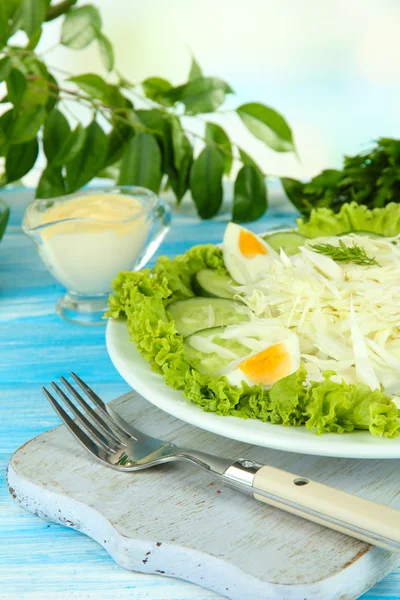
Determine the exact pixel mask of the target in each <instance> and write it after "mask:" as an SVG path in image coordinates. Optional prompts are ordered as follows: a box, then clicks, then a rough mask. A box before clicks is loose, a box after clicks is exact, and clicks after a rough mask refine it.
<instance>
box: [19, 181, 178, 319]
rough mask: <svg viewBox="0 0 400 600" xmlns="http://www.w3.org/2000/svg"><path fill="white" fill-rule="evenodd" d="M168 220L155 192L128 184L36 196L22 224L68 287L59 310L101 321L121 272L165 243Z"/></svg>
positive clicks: (139, 263) (66, 314) (139, 264)
mask: <svg viewBox="0 0 400 600" xmlns="http://www.w3.org/2000/svg"><path fill="white" fill-rule="evenodd" d="M169 221H170V211H169V208H168V206H167V205H166V203H164V202H162V201H160V200H159V199H158V198H157V197H156V195H155V194H154V193H153V192H151V191H150V190H146V189H144V188H135V187H133V186H123V187H121V188H110V189H102V190H95V191H87V192H83V193H82V192H80V193H77V194H74V195H71V196H66V197H61V198H60V199H55V200H54V201H53V200H52V201H49V200H35V201H34V202H32V203H31V204H30V205H29V206H28V208H27V210H26V213H25V216H24V220H23V224H22V227H23V230H24V231H25V233H26V234H27V235H29V236H30V237H32V238H33V239H34V241H35V242H36V244H37V248H38V251H39V254H40V256H41V257H42V259H43V262H44V263H45V265H46V266H47V268H48V269H49V271H50V272H51V273H52V274H53V275H54V277H55V278H56V279H57V280H58V281H59V282H60V283H62V284H63V285H64V286H65V287H66V288H67V290H68V293H67V295H66V296H64V298H62V299H61V300H60V302H59V303H58V308H57V310H58V312H59V314H61V315H62V316H63V317H65V318H68V319H69V320H73V321H79V322H82V319H83V321H84V322H85V323H86V322H90V323H92V322H93V319H94V321H95V322H99V314H97V316H94V314H93V313H100V312H104V309H105V308H106V300H107V297H108V294H109V292H110V291H111V283H112V280H113V279H114V278H115V276H116V275H117V274H118V272H119V271H126V270H133V269H135V268H140V267H142V266H143V264H144V262H147V260H148V259H149V258H150V256H151V255H152V254H153V253H154V251H155V250H156V248H157V247H158V246H159V244H160V243H161V241H162V238H163V237H164V235H165V233H166V232H167V230H168V226H169ZM149 247H150V248H149ZM150 251H151V252H150ZM95 305H96V306H95ZM100 307H101V308H100ZM75 313H76V314H75Z"/></svg>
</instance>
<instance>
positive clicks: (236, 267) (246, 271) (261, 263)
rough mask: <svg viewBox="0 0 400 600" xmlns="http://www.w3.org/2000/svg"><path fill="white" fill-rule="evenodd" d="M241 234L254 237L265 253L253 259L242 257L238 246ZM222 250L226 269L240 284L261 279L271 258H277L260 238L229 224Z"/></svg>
mask: <svg viewBox="0 0 400 600" xmlns="http://www.w3.org/2000/svg"><path fill="white" fill-rule="evenodd" d="M241 232H246V233H249V234H251V235H252V236H255V237H256V238H257V241H258V242H259V243H260V245H261V246H262V247H263V248H264V249H265V252H266V253H265V254H257V255H256V256H253V257H246V256H244V255H243V253H242V252H241V250H240V244H239V239H240V234H241ZM222 248H223V254H224V262H225V265H226V268H227V269H228V271H229V273H230V275H231V276H232V278H233V279H234V280H235V281H237V282H238V283H242V284H246V283H253V282H255V281H259V280H260V279H262V278H263V277H264V276H265V275H267V273H268V271H269V269H270V265H271V258H274V257H278V254H277V253H276V252H275V250H273V248H271V246H270V245H269V244H267V242H265V241H264V240H263V239H262V238H261V237H259V236H257V235H256V234H254V233H253V232H251V231H249V230H247V229H245V228H244V227H240V225H236V224H235V223H229V224H228V226H227V227H226V229H225V234H224V240H223V245H222Z"/></svg>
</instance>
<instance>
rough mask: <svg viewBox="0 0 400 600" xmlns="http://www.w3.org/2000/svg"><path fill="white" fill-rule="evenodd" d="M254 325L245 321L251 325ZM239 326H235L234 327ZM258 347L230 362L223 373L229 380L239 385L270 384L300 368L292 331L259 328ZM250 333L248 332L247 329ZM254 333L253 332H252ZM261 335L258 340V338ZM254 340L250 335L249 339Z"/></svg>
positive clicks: (295, 337)
mask: <svg viewBox="0 0 400 600" xmlns="http://www.w3.org/2000/svg"><path fill="white" fill-rule="evenodd" d="M246 325H247V323H245V324H243V327H240V329H241V336H242V337H241V338H239V339H241V340H242V343H246V336H247V335H248V334H247V332H246V327H245V326H246ZM254 325H255V324H249V326H250V328H253V326H254ZM237 329H239V327H238V328H237ZM261 329H262V330H263V331H262V333H261V331H259V335H258V341H259V348H262V349H257V350H255V351H253V352H252V353H250V354H249V355H248V356H246V357H244V358H241V359H240V360H239V361H236V362H235V363H234V364H231V365H230V366H229V367H228V368H227V369H226V371H225V373H224V375H225V377H226V378H227V379H228V381H229V382H230V383H232V384H233V385H238V386H240V385H241V383H242V381H245V382H246V383H247V384H248V385H250V386H251V385H262V386H266V387H270V386H272V385H273V384H274V383H276V382H277V381H279V380H280V379H282V378H283V377H287V376H288V375H291V374H292V373H294V372H295V371H297V370H298V369H299V367H300V345H299V339H298V337H297V335H296V334H295V333H294V331H291V330H289V329H287V328H286V327H275V326H273V327H264V328H263V327H261ZM249 333H250V335H251V334H252V332H249ZM253 335H254V334H253ZM261 337H262V339H260V338H261ZM253 339H254V338H253Z"/></svg>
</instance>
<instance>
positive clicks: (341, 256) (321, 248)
mask: <svg viewBox="0 0 400 600" xmlns="http://www.w3.org/2000/svg"><path fill="white" fill-rule="evenodd" d="M311 248H312V249H313V250H314V252H318V254H325V256H329V258H332V260H334V261H335V262H352V263H354V264H356V265H362V266H365V267H368V266H371V265H376V266H377V267H380V266H382V265H380V264H379V263H378V261H376V260H375V257H371V256H368V254H367V253H366V252H365V249H364V248H363V247H362V246H357V244H356V243H355V242H353V245H352V246H346V244H345V243H344V242H343V240H339V246H333V245H332V244H315V246H313V245H311Z"/></svg>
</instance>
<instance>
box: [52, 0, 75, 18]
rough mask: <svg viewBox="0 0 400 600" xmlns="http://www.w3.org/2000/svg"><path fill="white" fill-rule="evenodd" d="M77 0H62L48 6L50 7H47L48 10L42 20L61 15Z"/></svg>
mask: <svg viewBox="0 0 400 600" xmlns="http://www.w3.org/2000/svg"><path fill="white" fill-rule="evenodd" d="M77 1H78V0H63V1H62V2H59V3H58V4H55V5H54V6H50V8H49V9H48V11H47V13H46V17H45V19H44V20H45V21H53V20H54V19H57V18H58V17H60V16H61V15H63V14H65V13H66V12H68V11H69V9H70V8H72V7H73V6H74V4H76V3H77Z"/></svg>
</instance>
